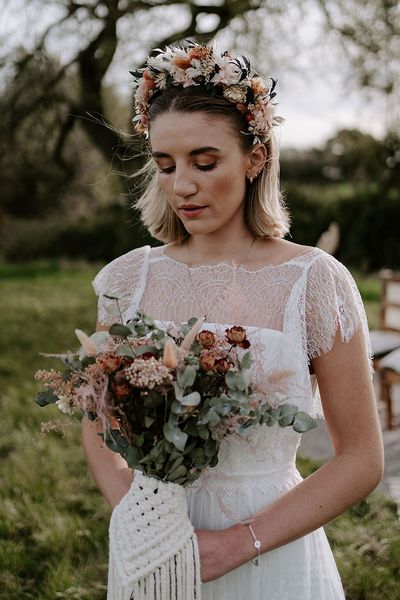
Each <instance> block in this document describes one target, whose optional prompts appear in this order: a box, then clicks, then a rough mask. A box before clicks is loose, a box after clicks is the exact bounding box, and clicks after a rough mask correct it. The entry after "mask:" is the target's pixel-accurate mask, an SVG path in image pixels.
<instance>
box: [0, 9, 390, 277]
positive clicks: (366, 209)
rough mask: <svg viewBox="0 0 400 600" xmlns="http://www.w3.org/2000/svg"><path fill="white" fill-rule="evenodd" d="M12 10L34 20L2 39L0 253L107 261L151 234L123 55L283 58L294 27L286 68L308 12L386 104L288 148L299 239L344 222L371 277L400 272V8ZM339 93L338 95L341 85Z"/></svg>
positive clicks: (343, 246)
mask: <svg viewBox="0 0 400 600" xmlns="http://www.w3.org/2000/svg"><path fill="white" fill-rule="evenodd" d="M8 5H9V7H10V6H11V3H8ZM12 8H13V11H14V18H16V19H17V20H16V25H17V24H18V16H15V15H18V14H20V15H25V20H26V19H28V18H30V17H29V15H32V19H33V21H32V32H31V33H30V35H27V38H26V40H24V39H21V38H19V39H18V41H17V42H15V40H14V39H13V36H12V35H11V34H8V35H3V36H2V37H1V38H0V56H1V61H0V110H1V114H2V117H3V118H2V120H1V124H0V189H1V197H0V260H2V261H14V262H21V261H25V260H26V259H28V258H29V259H37V258H45V257H68V258H86V259H89V260H99V261H107V260H109V259H111V258H113V257H115V256H116V255H118V254H121V253H123V252H126V251H128V250H130V249H131V248H133V247H135V246H139V245H142V244H143V243H149V242H150V243H154V242H155V241H154V240H151V238H150V237H149V236H148V235H147V233H146V232H145V231H144V229H143V228H142V227H141V225H140V222H139V219H138V215H137V214H136V213H135V211H133V210H132V209H131V208H130V206H131V204H132V200H134V198H135V196H136V195H137V194H138V190H139V186H140V182H138V181H137V180H136V179H132V178H130V177H129V174H130V173H132V172H134V171H135V170H136V169H137V168H138V167H139V166H140V165H141V164H142V160H143V158H142V154H143V143H142V142H141V141H138V140H136V139H134V138H133V137H132V136H130V135H129V131H130V127H129V121H130V118H131V116H132V115H131V111H132V107H131V106H130V102H128V101H127V100H126V99H125V98H124V97H122V96H121V95H120V94H119V93H118V87H117V86H115V85H113V84H112V83H110V81H109V79H108V72H109V70H110V67H111V66H112V65H113V61H114V62H115V60H118V61H124V62H125V63H127V64H129V66H131V65H138V64H140V61H141V60H142V59H143V58H144V56H145V55H146V54H147V53H148V51H149V50H150V49H151V48H154V47H163V46H164V45H165V44H166V43H169V42H172V41H174V40H179V39H184V38H187V37H195V38H196V39H198V40H199V41H209V40H212V39H215V38H216V37H217V38H218V35H221V34H222V35H225V38H224V39H226V40H228V42H229V43H230V45H231V46H232V47H237V48H238V49H240V50H241V51H244V50H245V51H247V52H248V53H249V54H250V55H251V56H252V57H254V61H255V63H256V64H259V63H265V62H267V63H269V64H272V65H273V64H275V63H276V62H277V61H278V56H279V52H280V49H282V47H283V44H282V36H284V35H285V33H286V34H288V32H289V31H290V36H289V37H288V35H286V36H285V45H286V60H287V61H288V63H290V62H291V58H290V57H291V56H293V53H296V52H298V51H299V44H301V40H300V38H299V37H298V36H297V35H296V31H297V30H298V29H299V28H298V27H296V23H297V22H298V19H299V17H300V16H301V14H303V15H304V14H306V13H307V11H308V12H309V11H311V10H312V11H317V12H318V14H319V19H320V23H321V25H320V26H321V27H322V29H323V31H324V32H325V33H326V35H329V36H331V38H332V40H333V42H334V43H335V44H336V45H337V47H338V56H342V58H343V61H345V63H346V65H347V69H348V70H349V71H348V72H349V74H351V75H349V78H350V79H351V80H352V84H351V85H352V86H353V87H354V86H355V87H357V86H358V88H360V89H362V90H365V91H366V92H370V93H373V94H375V95H380V96H383V97H384V98H385V102H386V108H387V109H386V115H385V127H386V132H385V134H384V136H383V138H382V139H375V138H374V137H373V136H372V135H370V134H367V133H364V132H361V131H358V130H356V129H341V130H339V131H337V133H336V134H335V135H334V136H333V137H332V138H331V139H329V140H327V141H326V142H325V143H324V144H322V145H321V147H319V148H312V149H309V150H298V149H296V150H294V149H293V150H291V149H285V150H284V152H283V153H282V185H283V188H284V191H285V196H286V200H287V204H288V205H289V207H290V210H291V213H292V222H293V227H292V239H293V240H294V241H296V242H299V243H304V244H311V245H313V244H315V243H316V242H317V240H318V238H319V236H320V235H321V233H322V232H323V231H324V230H326V229H327V227H328V226H329V224H330V223H331V222H332V221H335V222H337V223H338V225H339V228H340V234H341V242H340V247H339V249H338V252H337V256H338V258H340V259H341V260H343V261H344V262H346V263H347V264H349V265H352V266H354V267H357V268H359V269H362V270H364V271H371V270H376V269H379V268H381V267H391V268H396V267H399V266H400V264H399V263H400V242H399V238H400V236H399V232H398V223H400V191H399V189H400V188H399V180H400V145H399V118H398V97H399V94H398V91H399V89H398V88H399V77H398V76H396V73H398V66H399V61H398V56H399V49H400V14H399V12H400V11H399V7H398V3H397V2H394V1H391V0H363V1H361V0H350V1H346V2H345V1H344V0H318V1H316V0H301V1H300V2H299V3H296V7H295V8H294V6H293V3H290V2H289V1H288V0H284V1H282V2H277V1H276V0H267V1H264V2H261V1H256V0H241V1H240V2H239V1H238V0H218V1H216V2H215V3H214V2H212V1H204V0H198V1H183V0H182V1H179V0H174V1H173V2H157V1H156V2H155V1H154V0H149V1H148V2H146V1H144V2H140V3H136V2H133V1H129V0H119V1H115V0H112V1H111V0H88V1H84V0H79V1H76V0H46V1H45V0H17V1H16V2H13V5H12ZM18 10H19V11H20V13H18ZM21 11H22V12H21ZM32 11H33V12H32ZM41 11H42V12H41ZM171 11H175V12H171ZM40 14H42V16H44V17H47V18H44V19H43V23H42V25H41V26H39V25H38V23H39V15H40ZM170 16H174V17H175V18H172V19H171V18H170ZM156 26H157V29H156V28H155V27H156ZM132 32H135V35H132ZM155 32H157V33H155ZM14 37H15V36H14ZM59 41H60V42H61V41H64V45H63V44H62V43H58V42H59ZM340 53H341V54H340ZM127 54H128V55H129V56H133V57H134V59H133V60H132V58H129V60H128V59H127V58H126V55H127ZM335 93H336V94H338V100H339V101H340V94H344V93H345V91H344V90H335ZM366 98H367V96H366ZM108 124H111V125H112V127H107V125H108Z"/></svg>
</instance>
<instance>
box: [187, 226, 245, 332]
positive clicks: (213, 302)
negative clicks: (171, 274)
mask: <svg viewBox="0 0 400 600" xmlns="http://www.w3.org/2000/svg"><path fill="white" fill-rule="evenodd" d="M255 241H256V236H253V239H252V242H251V244H250V248H248V250H246V254H245V255H244V257H243V258H242V260H241V261H240V263H239V264H236V262H235V261H234V260H233V261H232V262H233V275H232V279H231V281H230V282H229V283H227V284H226V286H225V287H224V288H223V289H222V291H221V290H219V291H218V293H217V295H216V296H215V298H214V299H213V301H212V303H211V304H210V308H211V307H215V306H216V304H217V303H218V302H220V301H221V298H222V295H223V293H224V292H225V291H226V290H227V289H228V287H229V286H231V285H232V283H233V282H234V280H235V277H236V273H237V271H238V269H239V268H240V267H241V266H242V265H243V263H244V262H245V261H246V260H247V258H248V257H249V255H250V252H251V250H252V248H253V246H254V243H255ZM186 249H187V253H188V256H189V258H190V253H189V244H188V240H186ZM216 264H218V263H216ZM202 266H206V265H202ZM209 266H215V265H209ZM186 268H187V271H188V273H189V279H190V284H191V288H192V289H194V288H195V287H196V286H195V285H194V282H193V277H192V272H191V270H190V267H189V265H186ZM218 299H219V300H218ZM197 302H198V304H199V306H200V308H201V311H202V313H203V321H205V320H206V318H207V315H208V313H209V310H210V309H207V310H204V305H203V304H202V303H201V302H200V301H199V300H197Z"/></svg>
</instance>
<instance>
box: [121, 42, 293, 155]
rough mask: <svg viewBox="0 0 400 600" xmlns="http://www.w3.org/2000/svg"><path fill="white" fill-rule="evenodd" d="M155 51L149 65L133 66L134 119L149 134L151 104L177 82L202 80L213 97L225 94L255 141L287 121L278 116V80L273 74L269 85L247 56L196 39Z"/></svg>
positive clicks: (199, 82)
mask: <svg viewBox="0 0 400 600" xmlns="http://www.w3.org/2000/svg"><path fill="white" fill-rule="evenodd" d="M155 52H158V54H157V55H156V56H149V57H148V58H147V61H146V66H145V67H143V68H141V69H138V70H137V71H130V73H131V75H133V77H134V78H135V83H134V86H135V87H134V100H135V112H136V116H135V117H134V118H133V119H132V123H133V124H134V127H135V129H136V131H138V132H139V133H142V134H145V135H146V137H148V117H147V115H148V111H149V108H150V104H151V102H152V100H153V99H154V98H155V97H156V96H157V95H159V94H160V93H162V91H163V90H165V89H166V88H167V87H169V86H171V85H174V86H178V85H181V86H182V87H184V88H186V87H189V86H197V85H202V86H204V87H205V88H206V89H207V90H208V91H209V92H210V97H212V96H222V97H223V98H225V99H226V100H228V101H229V102H232V104H235V106H236V108H237V109H238V111H239V112H241V113H242V114H243V115H244V117H245V119H246V121H247V123H248V130H247V131H243V132H242V133H245V134H247V135H252V136H254V142H253V143H254V144H256V143H265V142H267V141H268V140H269V138H270V135H271V128H272V127H273V126H275V125H279V124H280V123H282V122H283V119H282V117H278V116H275V106H276V104H275V103H273V102H272V99H273V98H274V97H275V96H276V93H275V91H274V90H275V86H276V81H275V80H274V79H272V78H271V85H270V87H268V86H267V85H266V84H265V82H264V81H263V80H262V78H261V77H260V76H259V75H258V74H257V73H256V72H255V71H254V70H253V69H252V68H251V66H250V61H249V59H248V58H246V57H245V56H237V57H232V56H231V54H230V53H229V52H227V51H226V52H223V53H222V54H221V55H220V54H218V53H217V52H216V51H215V49H214V48H213V47H212V46H208V45H202V44H198V43H197V42H191V41H190V42H187V43H186V45H185V47H180V46H172V47H171V46H170V47H167V48H166V50H165V51H163V50H161V49H160V48H157V49H156V50H155Z"/></svg>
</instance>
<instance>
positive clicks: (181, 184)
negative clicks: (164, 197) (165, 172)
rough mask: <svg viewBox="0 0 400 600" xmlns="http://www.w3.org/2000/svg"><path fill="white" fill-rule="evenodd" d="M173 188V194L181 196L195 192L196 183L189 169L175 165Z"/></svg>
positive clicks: (184, 196)
mask: <svg viewBox="0 0 400 600" xmlns="http://www.w3.org/2000/svg"><path fill="white" fill-rule="evenodd" d="M173 189H174V193H175V195H176V196H180V197H182V198H186V197H187V196H191V195H192V194H195V193H196V191H197V185H196V183H195V181H194V179H193V176H192V174H191V173H190V171H189V169H187V168H182V167H181V168H178V166H176V168H175V175H174V184H173Z"/></svg>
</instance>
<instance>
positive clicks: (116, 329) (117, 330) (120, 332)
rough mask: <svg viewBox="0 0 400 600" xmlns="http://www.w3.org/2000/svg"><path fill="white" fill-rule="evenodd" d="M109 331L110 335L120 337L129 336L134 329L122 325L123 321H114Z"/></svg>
mask: <svg viewBox="0 0 400 600" xmlns="http://www.w3.org/2000/svg"><path fill="white" fill-rule="evenodd" d="M109 333H110V335H117V336H118V337H122V338H127V337H128V336H129V335H131V333H132V331H131V329H130V327H127V326H126V325H121V323H114V324H113V325H111V327H110V329H109Z"/></svg>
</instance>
